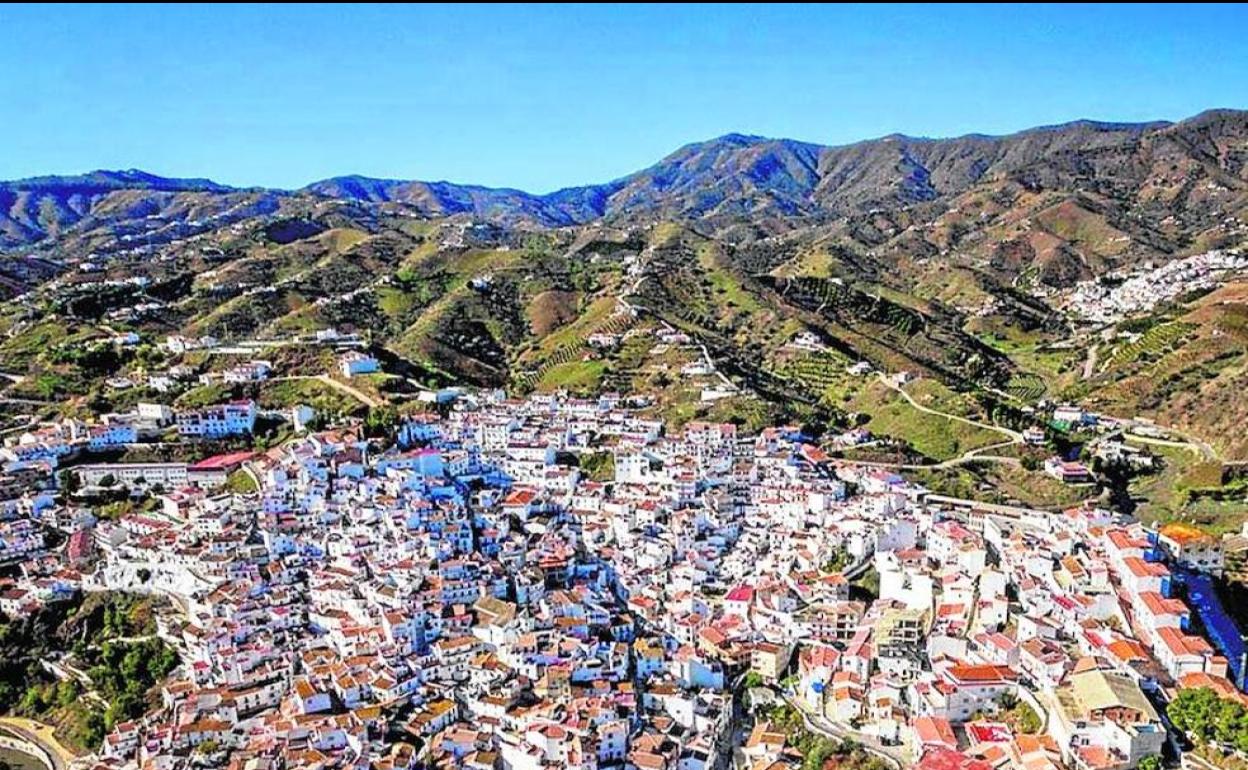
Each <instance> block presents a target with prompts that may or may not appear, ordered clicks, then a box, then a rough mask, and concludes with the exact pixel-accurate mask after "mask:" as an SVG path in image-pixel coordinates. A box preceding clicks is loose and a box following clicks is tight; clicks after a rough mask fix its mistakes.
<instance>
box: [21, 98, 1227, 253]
mask: <svg viewBox="0 0 1248 770" xmlns="http://www.w3.org/2000/svg"><path fill="white" fill-rule="evenodd" d="M1246 115H1248V113H1245V112H1242V111H1234V110H1213V111H1209V112H1205V113H1202V114H1200V115H1198V116H1196V117H1194V118H1191V119H1188V120H1184V121H1182V122H1179V123H1167V122H1160V121H1158V122H1150V123H1101V122H1094V121H1077V122H1074V123H1067V124H1063V125H1058V126H1048V127H1042V128H1035V129H1031V130H1027V131H1023V132H1020V133H1016V134H1011V135H1008V136H984V135H968V136H963V137H958V138H954V139H921V138H914V137H907V136H900V135H893V136H888V137H884V138H881V139H875V140H870V141H864V142H859V143H856V144H851V145H845V146H838V147H829V146H823V145H818V144H811V143H807V142H799V141H794V140H789V139H768V138H764V137H758V136H745V135H741V134H728V135H725V136H722V137H719V138H717V139H712V140H710V141H705V142H698V143H694V144H689V145H686V146H684V147H682V148H680V149H678V150H677V151H675V152H674V153H672V154H670V155H668V156H667V157H666V158H663V159H662V160H661V161H659V162H658V163H656V164H654V165H653V166H650V167H649V168H646V169H643V170H641V171H638V172H636V173H634V174H630V175H628V176H626V177H623V178H621V179H617V180H615V181H612V182H607V183H604V184H593V185H587V186H582V187H570V188H566V189H563V190H558V191H556V192H552V193H548V194H544V195H535V194H531V193H527V192H523V191H520V190H512V189H499V188H488V187H480V186H475V185H463V184H454V183H450V182H424V181H410V180H393V179H375V178H368V177H361V176H342V177H334V178H331V179H326V180H322V181H319V182H314V183H312V184H310V185H308V186H307V187H304V188H302V189H300V190H294V191H287V190H265V189H260V188H246V189H244V188H231V187H227V186H224V185H219V184H216V183H214V182H211V181H209V180H206V179H167V178H163V177H158V176H154V175H151V174H147V173H145V172H142V171H137V170H131V171H96V172H93V173H89V174H84V175H81V176H65V177H56V176H50V177H38V178H34V179H25V180H19V181H13V182H3V183H0V248H7V249H13V248H21V247H27V246H31V245H33V244H36V243H38V242H39V241H41V240H43V239H45V238H48V237H51V236H57V235H60V234H63V233H66V232H68V231H70V230H72V229H73V228H75V227H79V228H84V229H85V228H90V227H91V226H92V225H93V224H95V223H97V222H104V223H107V222H109V221H112V220H113V219H115V218H117V217H126V216H140V215H141V216H147V215H151V214H163V215H172V216H192V215H193V214H194V212H195V211H196V206H195V205H187V201H188V200H190V201H192V202H193V201H196V200H199V201H202V200H204V199H217V200H218V202H219V203H221V204H222V205H224V206H226V207H228V206H231V205H237V204H238V203H239V202H240V201H244V200H251V201H253V202H257V201H258V202H263V201H265V200H271V199H273V198H277V197H288V196H298V195H315V196H321V197H327V198H334V199H345V200H353V201H360V202H366V203H397V204H402V205H406V206H410V207H412V208H413V209H414V210H417V211H419V212H421V213H423V214H425V215H429V216H448V215H455V214H467V215H471V216H473V217H477V218H481V219H485V220H488V221H491V222H497V223H501V224H505V225H518V226H528V227H564V226H575V225H583V224H587V223H591V222H597V221H607V222H612V223H618V222H627V221H640V220H645V219H679V220H686V221H697V222H702V223H705V224H706V225H707V226H708V227H710V228H712V229H724V228H729V227H732V226H734V225H739V224H740V223H741V222H742V221H743V220H745V221H747V222H749V223H750V225H752V227H753V229H755V230H757V231H760V232H776V231H779V230H784V229H789V228H792V227H794V226H804V225H808V224H814V223H826V222H830V221H834V220H836V219H838V218H845V217H853V216H861V215H865V214H869V213H872V212H879V211H884V212H894V211H899V210H904V209H907V208H912V207H915V206H919V205H922V204H929V206H928V209H929V210H930V211H932V212H935V211H939V210H948V209H949V208H952V207H954V206H956V205H957V202H958V199H959V197H960V196H964V195H966V194H968V193H973V192H976V191H990V192H992V193H993V194H995V195H998V196H999V195H1006V196H1010V197H1013V198H1017V197H1019V196H1023V195H1026V194H1028V193H1037V192H1041V191H1062V192H1068V193H1070V194H1072V195H1073V194H1078V195H1082V196H1086V197H1087V199H1088V200H1089V201H1090V202H1091V205H1092V206H1098V205H1108V206H1109V207H1110V209H1111V210H1110V211H1108V212H1107V214H1108V215H1109V216H1110V217H1111V218H1117V219H1124V220H1129V219H1135V218H1140V217H1143V218H1144V219H1146V220H1147V219H1150V218H1151V217H1152V216H1153V215H1159V216H1161V217H1162V218H1164V216H1165V215H1167V214H1169V213H1172V212H1173V213H1175V214H1177V215H1180V216H1183V217H1184V218H1185V219H1187V218H1195V219H1196V220H1197V221H1195V222H1192V223H1190V224H1192V225H1195V226H1197V227H1199V226H1200V225H1201V224H1202V220H1208V219H1209V218H1210V216H1212V215H1214V214H1216V213H1221V210H1222V207H1221V206H1219V207H1218V208H1217V209H1214V210H1212V211H1210V210H1209V209H1210V207H1209V206H1208V205H1207V204H1208V203H1209V201H1208V196H1206V195H1203V194H1201V191H1200V190H1197V189H1192V185H1193V184H1195V183H1197V182H1198V180H1202V181H1205V182H1208V183H1210V184H1214V185H1218V186H1219V187H1225V188H1227V189H1228V190H1229V191H1230V193H1231V197H1234V198H1235V199H1236V200H1233V201H1226V202H1225V203H1226V204H1227V205H1228V206H1233V207H1238V206H1239V205H1242V203H1243V200H1242V197H1243V195H1244V190H1245V186H1246V185H1248V176H1246V174H1248V172H1246V171H1245V167H1246V164H1245V157H1244V153H1245V150H1244V146H1245V141H1248V117H1246ZM137 193H145V194H142V195H140V194H137ZM259 205H264V204H263V203H260V204H259ZM1193 209H1200V210H1201V211H1205V212H1208V215H1202V214H1201V213H1199V212H1198V211H1194V210H1193ZM1187 224H1188V223H1187V222H1185V225H1187ZM1184 229H1185V230H1190V227H1187V226H1185V228H1184ZM1149 236H1150V237H1160V239H1161V242H1160V243H1159V244H1158V245H1159V246H1160V247H1161V248H1163V249H1164V248H1166V247H1167V246H1170V247H1174V246H1177V245H1178V244H1177V243H1168V244H1167V243H1166V240H1165V237H1164V233H1149Z"/></svg>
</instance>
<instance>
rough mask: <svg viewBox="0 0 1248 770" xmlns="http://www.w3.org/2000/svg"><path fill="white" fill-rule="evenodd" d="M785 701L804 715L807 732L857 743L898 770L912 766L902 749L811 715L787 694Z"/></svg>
mask: <svg viewBox="0 0 1248 770" xmlns="http://www.w3.org/2000/svg"><path fill="white" fill-rule="evenodd" d="M784 700H785V702H786V703H788V704H789V705H790V706H792V707H793V708H794V709H795V710H796V711H797V713H799V714H801V715H802V722H803V723H805V725H806V729H807V730H811V731H813V732H816V733H819V734H820V735H823V736H825V737H828V738H836V739H837V740H845V739H847V738H848V739H849V740H852V741H854V742H855V743H859V744H861V745H862V747H863V748H864V749H866V750H867V751H868V752H869V753H871V754H874V755H876V756H877V757H880V758H881V759H883V760H884V761H886V762H888V763H889V764H890V765H892V766H893V767H895V768H897V770H902V769H903V768H905V767H908V766H909V765H910V764H911V763H910V760H909V758H908V757H906V754H905V752H903V751H901V750H900V749H898V748H895V747H893V746H885V745H883V744H881V743H880V742H879V740H877V739H876V738H875V737H874V736H871V735H865V734H863V733H860V732H857V731H855V730H850V729H848V728H845V727H841V726H840V725H837V724H834V723H832V722H831V721H829V720H827V719H825V718H823V717H821V716H819V715H817V714H811V713H810V712H809V711H807V710H806V709H804V708H802V705H801V704H800V703H799V702H798V701H797V700H796V699H794V698H792V697H790V696H789V695H787V694H786V695H785V696H784Z"/></svg>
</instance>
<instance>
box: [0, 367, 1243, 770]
mask: <svg viewBox="0 0 1248 770" xmlns="http://www.w3.org/2000/svg"><path fill="white" fill-rule="evenodd" d="M374 363H375V362H374ZM342 365H343V367H344V374H346V375H348V376H349V375H350V374H351V371H350V367H363V368H364V369H367V368H368V367H369V366H370V363H369V362H368V361H366V360H363V357H358V356H352V357H350V358H349V359H348V358H345V357H344V359H343V362H342ZM256 371H257V370H256V367H251V368H249V369H248V370H247V371H239V372H235V373H233V374H232V375H231V376H239V377H252V376H257V373H256ZM430 400H431V404H430V406H431V409H430V410H429V411H427V412H424V413H420V414H414V415H409V416H407V417H404V418H401V419H399V420H397V421H396V423H395V424H394V425H393V426H390V427H389V428H388V429H386V430H383V431H370V430H368V426H366V425H364V424H361V423H360V422H359V421H354V422H351V423H346V424H343V425H341V426H336V427H333V428H331V429H328V430H325V429H322V430H316V429H314V427H313V426H311V425H309V424H308V423H307V420H308V418H309V417H310V415H308V414H301V413H299V410H295V413H294V414H292V415H290V419H292V420H294V421H295V422H296V423H297V424H298V427H299V431H298V433H297V434H296V435H294V436H293V437H292V438H290V439H289V440H287V441H285V442H283V443H282V444H280V445H279V446H276V447H274V448H271V449H268V450H266V451H252V450H248V451H237V452H229V453H225V454H221V455H217V456H214V457H210V458H208V459H206V460H202V461H199V462H194V463H185V462H167V463H159V462H147V463H124V462H120V463H119V462H112V463H80V464H76V465H72V466H69V467H66V468H64V469H61V470H59V471H58V470H56V469H57V464H58V461H59V459H60V458H63V457H66V456H69V455H70V454H71V453H73V452H75V451H78V450H79V449H83V448H87V449H95V450H99V449H106V448H108V447H110V446H125V445H127V444H130V443H132V442H134V441H136V440H137V439H138V438H139V437H140V436H141V435H143V434H144V432H145V431H149V430H161V429H164V430H170V429H174V428H176V431H177V433H178V434H179V435H180V436H181V437H182V438H183V439H184V440H188V441H195V440H201V439H202V438H204V437H213V438H224V437H229V436H231V435H235V434H247V433H248V432H249V431H250V430H251V429H252V427H253V426H254V423H255V420H256V418H257V409H256V406H255V404H254V403H252V402H247V401H243V402H232V403H225V404H221V405H217V406H211V407H207V408H201V409H196V410H186V411H181V412H177V413H175V412H174V411H173V410H171V409H169V408H168V407H162V406H160V405H143V406H141V407H139V408H138V410H137V411H136V413H135V414H134V415H132V416H131V417H130V418H128V419H126V420H115V421H114V424H111V425H110V424H107V423H103V424H95V425H82V424H76V423H73V422H72V421H67V422H66V423H63V424H58V425H54V426H46V427H44V428H40V429H38V430H32V431H29V432H27V433H26V434H24V435H22V436H21V437H18V438H11V439H10V441H9V445H8V446H6V447H5V448H4V450H3V452H4V456H5V461H6V464H5V472H6V473H5V478H6V480H7V481H6V486H7V489H8V493H9V494H8V497H7V499H6V500H5V502H4V503H3V507H4V511H5V520H4V521H3V523H0V553H3V555H4V558H5V561H6V563H7V564H8V565H9V569H10V574H11V575H12V577H10V578H9V579H7V583H6V585H5V588H4V590H3V592H2V593H0V611H3V612H4V613H5V614H6V615H8V616H10V617H17V618H20V617H24V616H31V615H34V614H37V613H38V612H40V611H41V608H43V607H45V606H47V605H49V604H54V603H56V602H58V601H63V600H67V599H70V598H71V597H74V596H76V595H80V594H82V593H87V594H91V593H99V592H128V593H139V594H147V595H152V596H155V597H159V598H160V599H161V600H162V605H161V606H162V607H163V609H162V611H161V612H160V613H159V614H158V616H157V618H156V635H157V636H158V637H159V639H160V640H162V641H163V642H164V643H165V644H167V645H168V646H169V647H171V648H172V649H173V650H175V651H176V653H177V657H178V660H179V665H178V666H177V668H176V669H175V670H174V671H173V673H172V675H171V676H169V677H168V678H166V679H165V680H164V681H162V682H161V683H160V684H159V686H158V688H156V691H155V694H154V695H153V698H154V702H153V703H152V707H151V708H150V709H148V710H147V711H146V712H145V713H144V714H143V715H142V716H141V717H139V718H136V719H128V720H125V721H116V722H115V723H113V724H110V725H108V731H107V734H106V736H105V738H104V741H103V746H102V748H101V750H100V752H99V753H98V754H97V755H93V756H88V757H84V758H80V759H76V760H73V762H72V764H74V765H76V766H80V767H82V768H84V770H85V768H96V769H98V770H104V769H105V768H118V769H119V768H131V767H143V768H152V769H154V770H164V769H172V768H184V767H203V766H212V767H229V768H231V769H232V770H268V769H270V768H271V769H272V770H277V769H278V768H296V767H299V768H347V767H353V768H365V767H376V768H383V769H385V770H390V769H391V768H393V769H395V770H401V769H402V768H414V767H426V766H433V767H443V768H458V767H467V768H474V769H478V770H504V769H508V768H515V769H516V770H541V769H543V768H552V769H553V768H581V769H585V770H592V769H593V768H641V769H642V770H718V769H720V768H725V769H726V768H736V769H737V770H746V768H749V769H750V770H784V769H785V768H794V769H796V768H799V767H803V763H804V762H807V763H808V762H809V761H810V759H809V758H810V757H811V756H818V757H820V758H823V759H826V758H827V757H829V756H839V757H840V761H841V762H843V763H844V764H843V766H845V767H871V768H877V767H878V768H881V770H883V769H884V768H902V767H917V768H919V769H920V770H992V769H993V768H1011V769H1013V770H1047V769H1048V768H1061V767H1074V768H1084V769H1086V770H1127V769H1129V768H1134V767H1138V766H1145V767H1147V766H1149V765H1150V764H1152V763H1154V762H1155V761H1156V759H1157V757H1159V756H1160V754H1161V753H1162V751H1163V747H1164V746H1165V745H1166V744H1167V741H1171V740H1173V738H1172V737H1171V734H1169V733H1168V731H1167V724H1166V721H1165V719H1164V718H1163V714H1164V706H1165V703H1166V702H1167V701H1168V700H1170V699H1172V698H1173V697H1175V696H1176V693H1178V692H1179V691H1182V690H1190V689H1193V688H1209V689H1211V690H1213V691H1214V692H1216V693H1217V694H1219V695H1220V696H1222V697H1225V698H1227V699H1231V700H1234V701H1237V702H1240V703H1243V702H1245V699H1244V696H1243V695H1241V694H1240V691H1239V689H1238V687H1237V686H1236V683H1237V682H1240V681H1241V680H1242V678H1243V676H1244V674H1245V669H1244V661H1243V660H1242V642H1241V643H1239V646H1238V647H1233V646H1231V645H1233V644H1234V641H1235V640H1231V639H1221V638H1219V637H1218V633H1219V628H1218V627H1217V626H1215V625H1209V626H1208V627H1206V623H1207V622H1208V620H1206V619H1205V618H1206V616H1205V615H1203V614H1201V611H1200V608H1198V607H1194V606H1191V604H1189V603H1187V602H1185V601H1184V600H1183V599H1182V598H1180V597H1181V596H1183V595H1186V593H1187V592H1186V591H1179V590H1176V589H1178V587H1179V586H1180V585H1187V584H1188V583H1192V584H1195V583H1196V581H1198V580H1199V579H1200V578H1201V577H1202V576H1209V575H1217V574H1219V573H1220V572H1221V570H1222V569H1223V554H1222V546H1221V542H1220V541H1219V540H1217V539H1215V538H1212V537H1209V536H1207V535H1204V534H1202V533H1200V532H1199V531H1196V530H1194V529H1192V528H1189V527H1184V526H1182V525H1170V526H1167V527H1162V528H1161V529H1160V530H1147V529H1145V528H1144V527H1142V526H1141V525H1140V524H1138V523H1134V522H1132V521H1130V520H1127V519H1124V518H1122V517H1121V516H1119V515H1117V514H1113V513H1110V512H1109V511H1108V510H1106V509H1104V508H1102V507H1098V506H1097V505H1095V504H1091V503H1090V504H1084V505H1079V506H1075V507H1072V508H1069V509H1067V510H1062V511H1040V510H1030V509H1025V508H1017V507H1009V506H993V505H979V504H974V503H971V502H970V501H963V500H957V499H953V498H948V497H940V496H937V495H934V494H931V493H929V492H928V491H927V490H926V489H924V488H922V487H921V486H918V485H917V484H914V483H911V482H907V481H906V480H904V479H903V478H902V477H900V476H898V475H896V474H895V473H894V472H892V471H889V470H885V469H879V468H870V467H864V466H862V465H855V464H852V463H845V462H841V461H838V460H836V459H834V458H831V457H829V455H827V454H826V453H825V452H824V450H823V449H821V448H820V447H819V446H817V445H816V444H815V443H812V442H811V440H810V439H809V438H808V437H806V436H804V435H803V434H802V431H801V429H800V428H798V427H795V426H789V427H774V428H769V429H766V430H763V431H761V432H759V433H758V434H756V435H748V434H745V433H743V432H741V431H740V430H739V429H738V428H737V427H736V426H735V425H733V424H730V423H706V422H691V423H688V424H686V425H685V426H683V427H682V428H680V429H678V430H672V431H668V430H667V429H666V427H665V425H664V424H663V423H662V422H661V421H658V420H655V419H651V418H646V417H643V416H641V415H640V414H639V411H638V409H637V407H639V406H643V405H644V404H645V401H646V399H645V397H627V396H620V395H604V396H600V397H597V398H588V399H586V398H574V397H569V396H567V395H563V394H551V395H533V396H530V397H527V398H525V399H515V398H508V397H507V396H506V395H505V394H503V393H502V392H501V391H480V392H471V391H462V390H448V391H444V392H439V393H436V394H434V395H433V396H432V397H431V399H430ZM1059 470H1060V469H1059ZM40 474H43V475H45V476H46V475H47V474H52V478H57V479H59V480H60V482H61V484H62V485H63V486H66V487H69V488H72V489H75V490H78V491H82V490H88V491H91V490H93V491H96V492H109V491H110V490H111V491H117V490H125V491H126V493H127V494H132V495H133V494H138V495H139V496H141V497H142V498H143V499H145V500H147V501H148V504H146V505H144V506H142V507H141V508H138V509H136V508H134V507H132V506H122V507H121V508H119V509H118V512H117V515H113V516H104V515H102V514H101V510H100V509H99V508H92V507H87V506H82V505H77V504H75V503H73V502H72V498H69V502H66V498H65V497H64V496H61V495H57V494H56V490H52V489H37V490H35V489H32V487H31V486H30V484H29V483H28V482H29V479H30V478H31V477H32V475H33V476H39V475H40ZM1201 630H1203V634H1201V633H1198V631H1201ZM1211 639H1214V640H1216V641H1217V643H1216V644H1215V643H1213V642H1211ZM1235 651H1239V652H1240V655H1239V656H1236V655H1235V654H1233V653H1234V652H1235ZM67 668H72V667H70V666H64V667H62V669H67ZM58 670H61V669H58ZM71 673H72V672H71ZM67 675H68V674H67ZM807 766H808V765H807ZM816 766H817V765H816Z"/></svg>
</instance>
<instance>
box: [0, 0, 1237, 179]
mask: <svg viewBox="0 0 1248 770" xmlns="http://www.w3.org/2000/svg"><path fill="white" fill-rule="evenodd" d="M1246 29H1248V9H1246V8H1245V7H1243V6H1238V7H1237V6H1228V7H1192V6H1179V7H1163V6H1155V5H1147V6H1136V7H1130V6H1106V7H1085V6H1080V7H1047V6H1026V7H1004V6H996V7H983V6H970V7H955V8H948V7H926V6H900V7H886V8H881V7H876V6H861V7H840V6H836V7H801V6H773V5H768V6H758V7H745V6H723V7H656V6H645V7H601V6H594V7H567V6H552V7H533V6H513V7H499V6H481V7H471V8H452V7H436V6H435V7H428V6H416V7H405V8H386V7H367V6H365V7H361V6H340V7H322V6H318V7H301V8H297V7H293V6H273V7H252V6H247V7H241V6H237V7H173V6H171V7H153V6H131V7H125V6H122V7H78V6H60V7H35V6H25V7H13V6H0V71H3V73H4V77H3V78H0V126H3V128H2V129H0V131H2V136H3V143H2V144H0V147H3V150H2V151H0V178H6V179H12V178H16V177H23V176H31V175H35V174H45V173H75V172H81V171H85V170H89V169H94V168H131V167H138V168H142V169H145V170H148V171H152V172H154V173H159V174H165V175H170V176H207V177H211V178H213V179H216V180H218V181H221V182H226V183H231V184H240V185H249V184H257V185H270V186H279V187H293V186H301V185H303V184H306V183H308V182H311V181H313V180H316V179H320V178H324V177H327V176H333V175H338V174H347V173H360V174H366V175H370V176H384V177H396V178H414V179H449V180H452V181H458V182H473V183H479V184H488V185H495V186H512V187H519V188H522V189H526V190H530V191H534V192H545V191H548V190H551V189H555V188H558V187H563V186H568V185H575V184H582V183H589V182H601V181H606V180H608V179H612V178H615V177H618V176H621V175H624V174H626V173H629V172H631V171H634V170H636V169H638V168H642V167H644V166H646V165H649V164H650V163H652V162H654V161H655V160H657V159H659V158H660V157H662V156H663V155H665V154H667V153H668V152H670V151H672V150H673V149H675V148H676V147H678V146H680V145H682V144H685V143H687V142H691V141H697V140H701V139H707V138H710V137H713V136H717V135H720V134H724V133H728V132H742V133H754V134H763V135H768V136H784V137H790V138H795V139H803V140H807V141H813V142H820V143H826V144H839V143H846V142H852V141H856V140H859V139H864V138H870V137H875V136H881V135H884V134H889V133H893V132H901V133H907V134H914V135H924V136H950V135H957V134H963V133H968V132H984V133H1007V132H1010V131H1015V130H1019V129H1022V128H1027V127H1030V126H1035V125H1042V124H1049V123H1056V122H1063V121H1067V120H1072V119H1076V118H1085V117H1086V118H1094V119H1102V120H1129V121H1134V120H1149V119H1156V118H1162V119H1179V118H1183V117H1187V116H1190V115H1192V114H1195V113H1197V112H1199V111H1201V110H1203V109H1206V108H1210V107H1248V44H1246V43H1245V42H1244V31H1245V30H1246Z"/></svg>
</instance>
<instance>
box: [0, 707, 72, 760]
mask: <svg viewBox="0 0 1248 770" xmlns="http://www.w3.org/2000/svg"><path fill="white" fill-rule="evenodd" d="M0 726H3V727H4V728H5V729H6V730H9V731H11V732H12V733H13V734H14V735H16V736H17V737H19V738H21V739H22V740H25V741H28V742H30V743H33V744H35V745H36V746H38V747H40V748H41V749H43V750H44V752H46V753H47V755H48V758H49V759H51V760H52V770H65V768H66V767H68V766H69V763H71V762H73V761H74V759H75V758H76V757H75V756H74V753H73V752H72V751H70V750H69V749H67V748H65V746H64V745H62V744H61V742H60V741H59V740H57V739H56V736H55V735H54V734H53V729H52V728H51V727H50V726H48V725H45V724H43V723H42V722H36V721H35V720H33V719H24V718H22V717H0Z"/></svg>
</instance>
